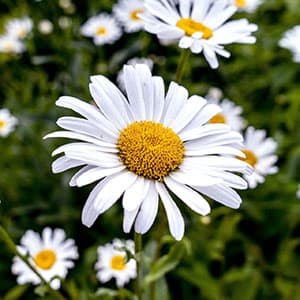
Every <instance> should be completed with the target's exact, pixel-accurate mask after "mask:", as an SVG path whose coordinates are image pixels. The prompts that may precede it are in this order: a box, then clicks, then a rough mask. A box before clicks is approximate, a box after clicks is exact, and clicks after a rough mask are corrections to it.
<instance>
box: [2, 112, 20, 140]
mask: <svg viewBox="0 0 300 300" xmlns="http://www.w3.org/2000/svg"><path fill="white" fill-rule="evenodd" d="M17 124H18V119H17V118H16V117H14V116H12V115H11V113H10V111H9V110H8V109H6V108H3V109H0V136H1V137H6V136H8V135H9V134H10V133H11V132H12V131H13V130H14V129H15V126H16V125H17Z"/></svg>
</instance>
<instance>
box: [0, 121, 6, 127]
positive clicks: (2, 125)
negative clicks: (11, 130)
mask: <svg viewBox="0 0 300 300" xmlns="http://www.w3.org/2000/svg"><path fill="white" fill-rule="evenodd" d="M5 125H6V122H5V121H3V120H0V129H1V128H4V127H5Z"/></svg>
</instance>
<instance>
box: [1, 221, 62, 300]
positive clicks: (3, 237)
mask: <svg viewBox="0 0 300 300" xmlns="http://www.w3.org/2000/svg"><path fill="white" fill-rule="evenodd" d="M0 239H1V240H2V241H3V242H4V243H5V244H6V246H7V248H8V249H9V250H10V251H11V252H12V253H13V254H14V255H16V256H18V257H19V258H20V259H21V260H22V261H23V262H24V263H25V264H26V265H27V266H28V267H29V268H30V269H31V271H32V272H33V273H34V274H35V275H36V276H38V277H39V278H40V280H41V282H42V283H43V284H44V285H46V286H47V287H48V290H49V292H50V293H51V294H52V296H53V297H54V299H57V300H66V298H65V297H64V296H63V295H62V294H61V293H60V292H58V291H57V290H53V289H52V288H51V286H50V285H49V283H48V282H47V281H46V280H45V279H44V277H43V276H42V275H41V274H40V273H39V272H38V271H37V270H36V269H35V268H34V266H33V265H32V264H31V262H30V261H29V259H28V257H27V256H25V255H22V254H21V253H20V252H19V251H18V249H17V247H16V245H15V243H14V242H13V240H12V239H11V238H10V236H9V234H8V233H7V231H6V230H5V229H4V228H3V227H2V226H1V225H0Z"/></svg>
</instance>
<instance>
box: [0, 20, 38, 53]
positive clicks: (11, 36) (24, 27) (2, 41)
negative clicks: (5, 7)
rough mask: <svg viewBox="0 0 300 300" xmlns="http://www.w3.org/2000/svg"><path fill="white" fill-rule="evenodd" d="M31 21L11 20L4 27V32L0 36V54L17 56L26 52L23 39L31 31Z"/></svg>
mask: <svg viewBox="0 0 300 300" xmlns="http://www.w3.org/2000/svg"><path fill="white" fill-rule="evenodd" d="M32 26H33V23H32V20H31V19H30V18H29V17H23V18H21V19H11V20H9V21H8V22H7V23H6V25H5V29H6V32H5V34H4V35H1V36H0V52H3V53H9V54H13V53H15V54H19V53H22V52H24V51H25V50H26V47H25V44H24V39H25V38H26V37H27V36H28V34H29V33H30V32H31V30H32Z"/></svg>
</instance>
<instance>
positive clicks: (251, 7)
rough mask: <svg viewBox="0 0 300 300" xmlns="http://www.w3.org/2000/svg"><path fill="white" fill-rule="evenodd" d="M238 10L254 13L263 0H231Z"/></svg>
mask: <svg viewBox="0 0 300 300" xmlns="http://www.w3.org/2000/svg"><path fill="white" fill-rule="evenodd" d="M231 2H232V4H233V5H235V6H236V7H237V8H238V10H240V11H245V12H248V13H252V12H254V11H255V10H256V8H257V7H258V6H259V5H260V4H261V3H262V0H231Z"/></svg>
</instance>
